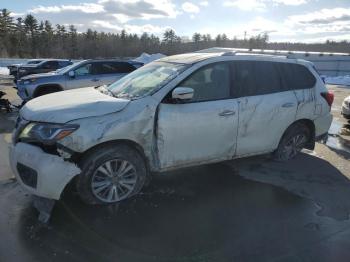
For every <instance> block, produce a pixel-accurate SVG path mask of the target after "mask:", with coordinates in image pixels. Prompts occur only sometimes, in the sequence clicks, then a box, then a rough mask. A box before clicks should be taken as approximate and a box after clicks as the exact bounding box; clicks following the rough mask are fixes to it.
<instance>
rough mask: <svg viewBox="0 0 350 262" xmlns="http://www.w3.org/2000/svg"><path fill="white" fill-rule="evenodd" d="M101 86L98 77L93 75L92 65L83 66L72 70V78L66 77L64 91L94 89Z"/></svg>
mask: <svg viewBox="0 0 350 262" xmlns="http://www.w3.org/2000/svg"><path fill="white" fill-rule="evenodd" d="M99 85H101V79H100V77H99V75H96V74H95V68H94V63H87V64H84V65H82V66H80V67H78V68H77V69H75V70H74V77H70V76H68V75H67V80H66V89H74V88H81V87H94V86H99Z"/></svg>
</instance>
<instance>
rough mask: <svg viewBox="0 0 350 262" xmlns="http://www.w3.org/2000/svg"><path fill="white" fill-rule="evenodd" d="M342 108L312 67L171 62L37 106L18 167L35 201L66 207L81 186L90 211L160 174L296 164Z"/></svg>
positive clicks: (24, 123)
mask: <svg viewBox="0 0 350 262" xmlns="http://www.w3.org/2000/svg"><path fill="white" fill-rule="evenodd" d="M332 102H333V94H332V93H330V92H328V91H327V89H326V87H325V85H324V83H323V81H322V80H321V78H320V77H319V75H318V74H317V73H316V71H315V70H314V69H313V65H312V64H311V63H310V62H307V61H302V60H295V59H288V58H286V57H277V56H267V55H257V54H254V55H252V54H250V55H249V54H244V53H235V52H212V53H204V52H203V53H189V54H182V55H176V56H170V57H166V58H163V59H160V60H157V61H155V62H152V63H150V64H148V65H146V66H144V67H141V68H139V69H137V70H136V71H134V72H132V73H131V74H129V75H127V76H125V77H123V78H122V79H120V80H118V81H117V82H115V83H114V84H112V85H110V86H108V87H100V88H83V89H76V90H71V91H64V92H60V93H55V94H49V95H45V96H43V97H39V98H36V99H33V100H32V101H30V102H28V103H27V104H26V105H25V106H24V107H23V108H22V110H21V112H20V117H19V120H18V123H17V128H16V130H15V131H14V134H13V145H12V147H11V156H10V159H11V166H12V169H13V171H14V172H15V173H16V176H17V178H18V180H19V181H20V182H21V184H22V185H23V186H24V187H25V188H26V189H27V190H29V191H30V192H31V193H33V194H36V195H39V196H42V197H46V198H50V199H59V198H60V196H61V193H62V191H63V190H64V188H65V187H66V185H67V184H68V183H69V182H70V181H73V182H75V183H76V185H77V190H78V192H79V194H80V196H81V198H82V199H83V200H84V201H86V202H87V203H92V204H98V203H113V202H117V201H120V200H122V199H125V198H128V197H130V196H132V195H134V194H136V193H137V192H139V191H140V189H141V188H142V187H143V185H144V184H145V181H146V180H147V178H148V176H149V174H150V173H151V172H160V171H166V170H170V169H177V168H181V167H186V166H192V165H199V164H207V163H214V162H219V161H224V160H229V159H233V158H240V157H245V156H251V155H259V154H264V153H269V152H273V153H274V156H275V158H276V159H278V160H287V159H290V158H293V157H294V156H295V155H296V154H297V153H298V152H299V151H300V150H301V149H302V148H304V147H305V148H309V149H312V148H313V147H314V144H315V140H317V139H318V138H320V137H322V136H324V135H326V134H327V131H328V129H329V127H330V124H331V122H332V115H331V114H330V108H331V104H332ZM73 178H74V179H73Z"/></svg>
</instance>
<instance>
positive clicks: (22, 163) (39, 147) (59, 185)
mask: <svg viewBox="0 0 350 262" xmlns="http://www.w3.org/2000/svg"><path fill="white" fill-rule="evenodd" d="M78 128H79V126H78V125H58V124H48V123H36V122H28V121H26V120H23V119H20V120H19V121H18V122H17V124H16V130H15V132H14V134H13V143H12V145H11V146H10V164H11V168H12V170H13V172H14V173H15V175H16V177H17V179H18V181H19V182H20V183H21V184H22V186H23V187H24V188H25V189H26V190H27V191H28V192H29V193H31V194H33V195H36V196H40V197H45V198H49V199H54V200H58V199H59V198H60V196H61V193H62V191H63V190H64V188H65V186H66V185H67V184H68V183H69V181H71V179H72V178H73V177H74V176H76V175H78V174H79V173H80V172H81V170H80V169H79V168H78V167H77V166H76V164H75V163H73V162H70V161H69V158H70V154H68V153H67V152H66V151H65V150H62V149H60V148H59V147H57V141H58V140H60V139H62V138H63V137H65V136H67V135H69V134H71V133H72V132H74V131H75V130H76V129H78ZM61 154H62V155H61Z"/></svg>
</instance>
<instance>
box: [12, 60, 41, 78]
mask: <svg viewBox="0 0 350 262" xmlns="http://www.w3.org/2000/svg"><path fill="white" fill-rule="evenodd" d="M42 61H43V59H30V60H28V61H27V62H26V63H23V64H12V65H9V66H7V68H8V69H9V72H10V75H12V76H14V77H15V78H16V77H17V69H18V67H20V66H22V65H36V64H39V63H40V62H42Z"/></svg>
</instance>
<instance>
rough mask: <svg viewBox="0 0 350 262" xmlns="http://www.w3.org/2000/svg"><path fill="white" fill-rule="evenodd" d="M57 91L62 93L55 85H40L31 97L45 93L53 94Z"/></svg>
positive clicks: (60, 88)
mask: <svg viewBox="0 0 350 262" xmlns="http://www.w3.org/2000/svg"><path fill="white" fill-rule="evenodd" d="M59 91H63V88H62V87H61V86H60V85H57V84H52V85H41V86H38V87H37V88H36V89H35V91H34V94H33V97H38V96H41V95H44V94H46V93H53V92H59Z"/></svg>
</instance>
